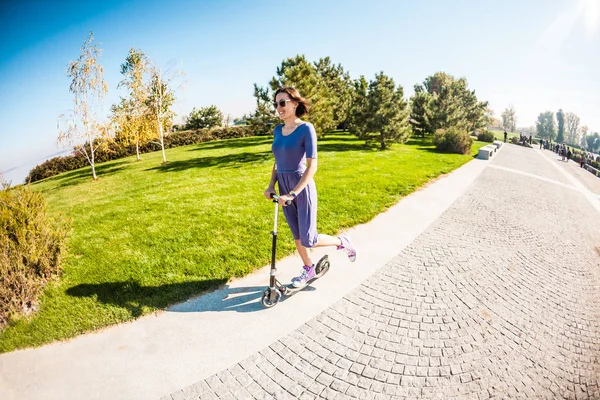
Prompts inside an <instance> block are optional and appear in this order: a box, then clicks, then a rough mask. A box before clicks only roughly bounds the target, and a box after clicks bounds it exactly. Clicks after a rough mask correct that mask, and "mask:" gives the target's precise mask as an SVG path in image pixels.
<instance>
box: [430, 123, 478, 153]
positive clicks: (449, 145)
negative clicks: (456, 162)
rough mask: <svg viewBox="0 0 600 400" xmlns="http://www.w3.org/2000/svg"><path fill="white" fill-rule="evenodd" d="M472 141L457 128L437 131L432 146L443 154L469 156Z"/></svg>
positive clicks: (464, 131)
mask: <svg viewBox="0 0 600 400" xmlns="http://www.w3.org/2000/svg"><path fill="white" fill-rule="evenodd" d="M472 143H473V139H472V138H471V136H470V135H469V133H468V132H467V131H466V130H463V129H459V128H449V129H438V130H437V131H436V132H435V136H434V137H433V144H434V145H435V147H436V148H437V149H438V150H439V151H443V152H444V153H459V154H469V153H470V152H471V144H472Z"/></svg>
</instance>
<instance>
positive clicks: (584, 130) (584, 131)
mask: <svg viewBox="0 0 600 400" xmlns="http://www.w3.org/2000/svg"><path fill="white" fill-rule="evenodd" d="M579 131H580V133H581V145H582V146H583V147H587V134H588V131H589V128H588V127H587V126H586V125H583V126H582V127H581V128H580V129H579Z"/></svg>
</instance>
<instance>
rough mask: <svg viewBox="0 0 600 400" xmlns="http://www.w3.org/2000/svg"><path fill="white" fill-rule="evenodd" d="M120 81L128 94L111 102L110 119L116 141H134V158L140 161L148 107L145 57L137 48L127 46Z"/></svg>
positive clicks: (147, 136)
mask: <svg viewBox="0 0 600 400" xmlns="http://www.w3.org/2000/svg"><path fill="white" fill-rule="evenodd" d="M121 74H122V75H123V76H124V78H123V80H122V81H121V82H119V86H118V87H126V88H127V89H128V90H129V93H128V97H126V98H121V102H120V104H118V105H113V106H112V108H111V111H112V115H113V116H112V120H113V123H115V125H116V126H117V127H118V132H117V140H118V141H121V142H122V143H125V144H135V153H136V157H137V160H138V161H139V160H140V144H141V143H143V142H147V141H149V140H150V139H151V138H152V124H151V117H150V111H151V110H150V109H149V108H148V95H149V92H148V85H147V82H146V81H147V74H148V58H147V57H146V55H145V54H144V53H143V52H142V51H141V50H136V49H133V48H131V49H130V50H129V54H128V55H127V58H126V59H125V62H124V63H123V64H121Z"/></svg>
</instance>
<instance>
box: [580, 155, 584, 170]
mask: <svg viewBox="0 0 600 400" xmlns="http://www.w3.org/2000/svg"><path fill="white" fill-rule="evenodd" d="M584 165H585V152H584V153H581V159H580V160H579V167H580V168H583V166H584Z"/></svg>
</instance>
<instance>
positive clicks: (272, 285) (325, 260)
mask: <svg viewBox="0 0 600 400" xmlns="http://www.w3.org/2000/svg"><path fill="white" fill-rule="evenodd" d="M271 198H272V199H273V203H275V222H274V223H273V232H271V235H273V245H272V248H271V271H270V274H269V275H270V279H269V287H268V288H267V289H266V290H265V291H264V292H263V295H262V298H261V300H260V302H261V303H262V305H263V306H265V307H266V308H271V307H273V306H274V305H276V304H277V303H279V300H281V297H282V296H291V295H293V294H295V293H297V292H299V291H300V290H302V289H304V288H305V287H306V286H308V285H309V284H311V283H312V282H313V281H315V280H317V279H319V278H320V277H322V276H323V275H325V274H326V273H327V271H329V256H328V255H327V254H326V255H324V256H323V257H321V259H320V260H319V262H318V263H317V265H316V266H315V277H314V278H312V279H311V280H310V281H308V282H306V285H304V286H301V287H298V288H297V287H294V286H293V285H291V284H290V285H283V284H281V283H280V282H279V281H278V280H277V277H276V275H277V269H276V268H275V259H276V252H277V218H278V215H279V203H277V200H278V199H279V196H277V195H276V194H274V193H271ZM286 204H287V205H289V204H291V201H290V200H288V201H287V202H286Z"/></svg>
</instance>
